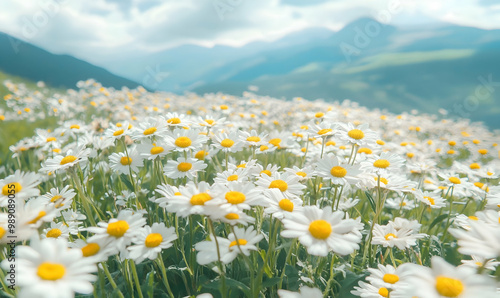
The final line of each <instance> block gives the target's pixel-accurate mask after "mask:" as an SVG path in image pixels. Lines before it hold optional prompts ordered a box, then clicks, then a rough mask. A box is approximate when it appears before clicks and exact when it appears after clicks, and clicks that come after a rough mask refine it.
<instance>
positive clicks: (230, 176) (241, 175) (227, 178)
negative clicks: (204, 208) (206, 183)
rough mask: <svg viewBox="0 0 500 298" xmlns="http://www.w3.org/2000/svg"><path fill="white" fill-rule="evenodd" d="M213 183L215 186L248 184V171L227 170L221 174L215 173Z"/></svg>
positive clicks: (238, 169) (240, 169) (239, 169)
mask: <svg viewBox="0 0 500 298" xmlns="http://www.w3.org/2000/svg"><path fill="white" fill-rule="evenodd" d="M214 182H215V183H217V184H230V183H239V182H240V183H241V182H248V171H247V170H246V169H242V168H234V169H229V170H227V171H224V172H222V173H217V176H216V177H215V178H214Z"/></svg>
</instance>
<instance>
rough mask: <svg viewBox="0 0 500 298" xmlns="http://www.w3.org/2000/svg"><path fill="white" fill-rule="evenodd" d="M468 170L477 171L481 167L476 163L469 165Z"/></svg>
mask: <svg viewBox="0 0 500 298" xmlns="http://www.w3.org/2000/svg"><path fill="white" fill-rule="evenodd" d="M469 168H471V170H478V169H480V168H481V166H480V165H479V164H478V163H471V164H470V166H469Z"/></svg>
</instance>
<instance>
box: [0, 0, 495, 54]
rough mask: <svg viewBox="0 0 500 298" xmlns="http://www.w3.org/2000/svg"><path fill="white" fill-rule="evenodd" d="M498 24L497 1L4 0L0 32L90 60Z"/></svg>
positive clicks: (493, 27) (489, 26)
mask: <svg viewBox="0 0 500 298" xmlns="http://www.w3.org/2000/svg"><path fill="white" fill-rule="evenodd" d="M365 16H368V17H372V18H375V19H378V20H380V21H381V22H384V23H389V24H391V25H395V26H416V25H421V24H426V23H433V22H448V23H453V24H457V25H463V26H472V27H478V28H483V29H498V28H500V1H498V0H460V1H457V0H440V1H436V0H182V1H179V0H92V1H88V0H86V1H84V0H23V1H13V0H3V1H1V2H0V31H2V32H5V33H7V34H10V35H12V36H14V37H17V38H19V39H21V40H24V41H27V42H29V43H32V44H35V45H37V46H39V47H42V48H44V49H46V50H48V51H50V52H53V53H57V54H70V55H73V56H75V57H78V58H81V59H84V60H87V61H89V62H93V63H99V62H101V63H102V61H104V60H105V59H109V58H110V57H115V56H120V55H121V56H127V55H131V54H132V53H133V54H140V55H147V54H148V53H153V52H158V51H161V50H164V49H168V48H171V47H175V46H178V45H182V44H197V45H202V46H207V47H210V46H214V45H230V46H242V45H244V44H246V43H249V42H252V41H256V40H265V41H272V40H275V39H278V38H281V37H283V36H285V35H286V34H289V33H291V32H294V31H299V30H303V29H306V28H311V27H325V28H329V29H331V30H335V31H337V30H340V29H341V28H342V27H343V26H345V25H346V24H348V23H349V22H352V21H354V20H356V19H358V18H360V17H365Z"/></svg>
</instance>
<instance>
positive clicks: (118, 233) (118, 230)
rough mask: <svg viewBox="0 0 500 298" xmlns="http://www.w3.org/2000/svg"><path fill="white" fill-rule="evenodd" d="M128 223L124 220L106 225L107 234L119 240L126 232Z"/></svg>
mask: <svg viewBox="0 0 500 298" xmlns="http://www.w3.org/2000/svg"><path fill="white" fill-rule="evenodd" d="M128 229H129V225H128V222H126V221H124V220H119V221H115V222H112V223H109V224H108V228H107V232H108V234H109V235H111V236H114V237H117V238H120V237H122V236H123V235H125V233H126V232H127V231H128Z"/></svg>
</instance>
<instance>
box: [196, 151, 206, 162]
mask: <svg viewBox="0 0 500 298" xmlns="http://www.w3.org/2000/svg"><path fill="white" fill-rule="evenodd" d="M207 155H208V153H207V152H205V151H203V150H200V151H198V152H196V154H195V155H194V157H195V158H196V159H198V160H204V159H205V156H207Z"/></svg>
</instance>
